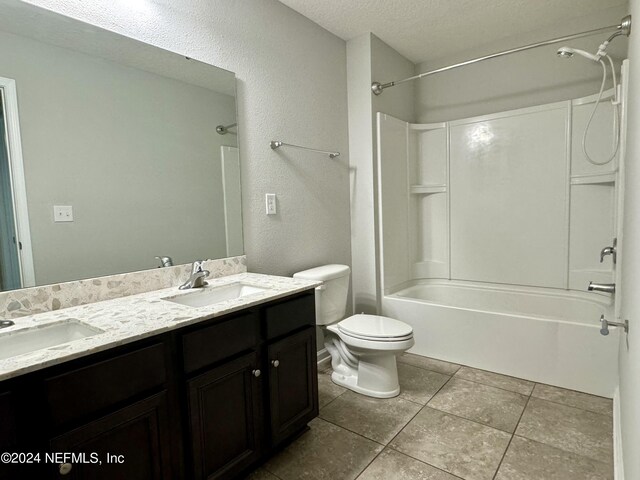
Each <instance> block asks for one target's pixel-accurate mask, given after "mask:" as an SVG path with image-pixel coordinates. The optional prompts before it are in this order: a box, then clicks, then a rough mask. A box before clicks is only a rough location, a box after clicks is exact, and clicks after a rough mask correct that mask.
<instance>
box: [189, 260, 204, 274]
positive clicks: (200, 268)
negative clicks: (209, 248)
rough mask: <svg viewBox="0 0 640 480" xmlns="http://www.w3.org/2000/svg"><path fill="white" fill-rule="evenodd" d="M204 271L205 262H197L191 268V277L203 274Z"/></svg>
mask: <svg viewBox="0 0 640 480" xmlns="http://www.w3.org/2000/svg"><path fill="white" fill-rule="evenodd" d="M203 270H204V260H196V261H195V262H193V265H192V266H191V275H193V274H194V273H198V272H202V271H203Z"/></svg>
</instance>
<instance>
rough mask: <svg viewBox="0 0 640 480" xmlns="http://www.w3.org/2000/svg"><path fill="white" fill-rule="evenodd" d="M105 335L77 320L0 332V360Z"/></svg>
mask: <svg viewBox="0 0 640 480" xmlns="http://www.w3.org/2000/svg"><path fill="white" fill-rule="evenodd" d="M100 333H104V331H103V330H100V329H99V328H94V327H90V326H89V325H86V324H84V323H80V322H78V321H76V320H63V321H61V322H56V323H52V324H49V325H45V326H42V327H30V328H24V329H20V330H15V331H12V332H2V331H0V360H4V359H5V358H10V357H15V356H16V355H22V354H23V353H30V352H35V351H36V350H42V349H44V348H50V347H55V346H58V345H63V344H65V343H69V342H73V341H75V340H80V339H82V338H86V337H90V336H92V335H98V334H100Z"/></svg>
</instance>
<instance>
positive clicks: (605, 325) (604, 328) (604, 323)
mask: <svg viewBox="0 0 640 480" xmlns="http://www.w3.org/2000/svg"><path fill="white" fill-rule="evenodd" d="M600 325H601V328H600V334H601V335H604V336H607V335H609V327H617V328H622V329H623V330H624V333H629V320H625V321H624V322H610V321H609V320H607V319H606V318H605V317H604V315H600Z"/></svg>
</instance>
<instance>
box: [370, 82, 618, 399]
mask: <svg viewBox="0 0 640 480" xmlns="http://www.w3.org/2000/svg"><path fill="white" fill-rule="evenodd" d="M608 96H609V98H610V97H611V92H608ZM594 101H595V96H592V97H585V98H580V99H574V100H570V101H564V102H556V103H552V104H547V105H540V106H535V107H529V108H523V109H519V110H511V111H507V112H500V113H495V114H491V115H485V116H480V117H472V118H467V119H459V120H455V121H450V122H443V123H432V124H412V123H408V122H404V121H401V120H398V119H396V118H394V117H391V116H390V115H386V114H382V113H380V114H378V132H377V133H378V135H377V138H378V153H379V154H378V188H379V192H380V193H379V205H378V208H379V213H380V219H379V224H380V230H379V235H380V239H381V242H380V252H381V254H380V261H381V281H382V291H383V296H382V314H384V315H389V316H392V317H396V318H399V319H401V320H404V321H407V322H409V323H410V324H412V325H413V327H414V331H415V338H416V346H415V347H414V349H413V351H415V352H416V353H421V354H427V355H431V356H435V357H436V358H443V359H446V360H450V361H454V362H459V363H472V364H474V365H475V366H478V367H480V368H486V369H490V370H494V371H500V372H502V373H506V374H510V375H516V376H521V377H525V378H530V379H532V380H537V381H541V382H546V383H552V384H556V385H559V386H565V387H568V388H574V389H578V390H583V391H589V392H592V393H597V394H600V395H611V394H613V389H614V388H615V383H616V381H615V378H616V376H615V363H616V362H615V358H616V355H617V340H616V338H617V335H618V332H617V331H613V330H612V334H611V335H610V337H606V338H605V337H601V336H600V335H598V328H599V316H600V314H603V313H604V314H607V315H608V318H610V317H611V316H612V315H613V308H612V307H613V306H612V304H611V300H610V298H609V296H608V295H604V294H597V293H587V292H586V289H587V286H588V283H589V281H590V280H592V281H594V282H602V283H608V282H612V281H613V278H614V273H615V272H614V266H613V263H612V260H611V257H605V259H604V262H603V263H600V258H599V253H600V250H601V249H602V248H603V247H605V246H608V245H611V242H612V240H613V238H614V237H615V236H616V227H617V226H616V224H615V221H614V219H615V217H616V203H617V192H616V183H617V162H616V161H614V162H612V163H610V164H608V165H603V166H594V165H591V164H590V163H588V162H587V161H586V159H585V156H584V153H583V151H582V148H581V140H582V132H583V131H584V128H585V124H586V121H587V119H588V116H589V114H590V113H591V109H592V108H593V105H594ZM612 109H613V107H612V105H611V103H610V102H609V101H608V100H606V101H604V102H603V103H601V104H600V107H599V108H598V112H597V114H596V116H595V118H594V121H593V124H592V126H591V129H590V132H591V134H590V135H589V139H588V142H587V146H588V148H589V151H590V153H591V155H592V156H593V157H595V158H606V157H607V156H608V153H609V152H610V151H611V149H612V148H613V143H614V133H613V122H612V118H613V112H612ZM523 305H526V306H527V309H526V310H523V309H522V308H523V307H522V306H523ZM483 339H484V342H483ZM483 343H484V344H486V346H487V348H486V349H485V348H482V346H481V345H482V344H483Z"/></svg>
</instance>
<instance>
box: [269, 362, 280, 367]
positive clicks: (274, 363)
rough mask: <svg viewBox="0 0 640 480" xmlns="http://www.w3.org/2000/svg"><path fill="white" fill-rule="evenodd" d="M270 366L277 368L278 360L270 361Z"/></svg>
mask: <svg viewBox="0 0 640 480" xmlns="http://www.w3.org/2000/svg"><path fill="white" fill-rule="evenodd" d="M271 365H273V366H274V367H275V368H278V367H279V366H280V360H271Z"/></svg>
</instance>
